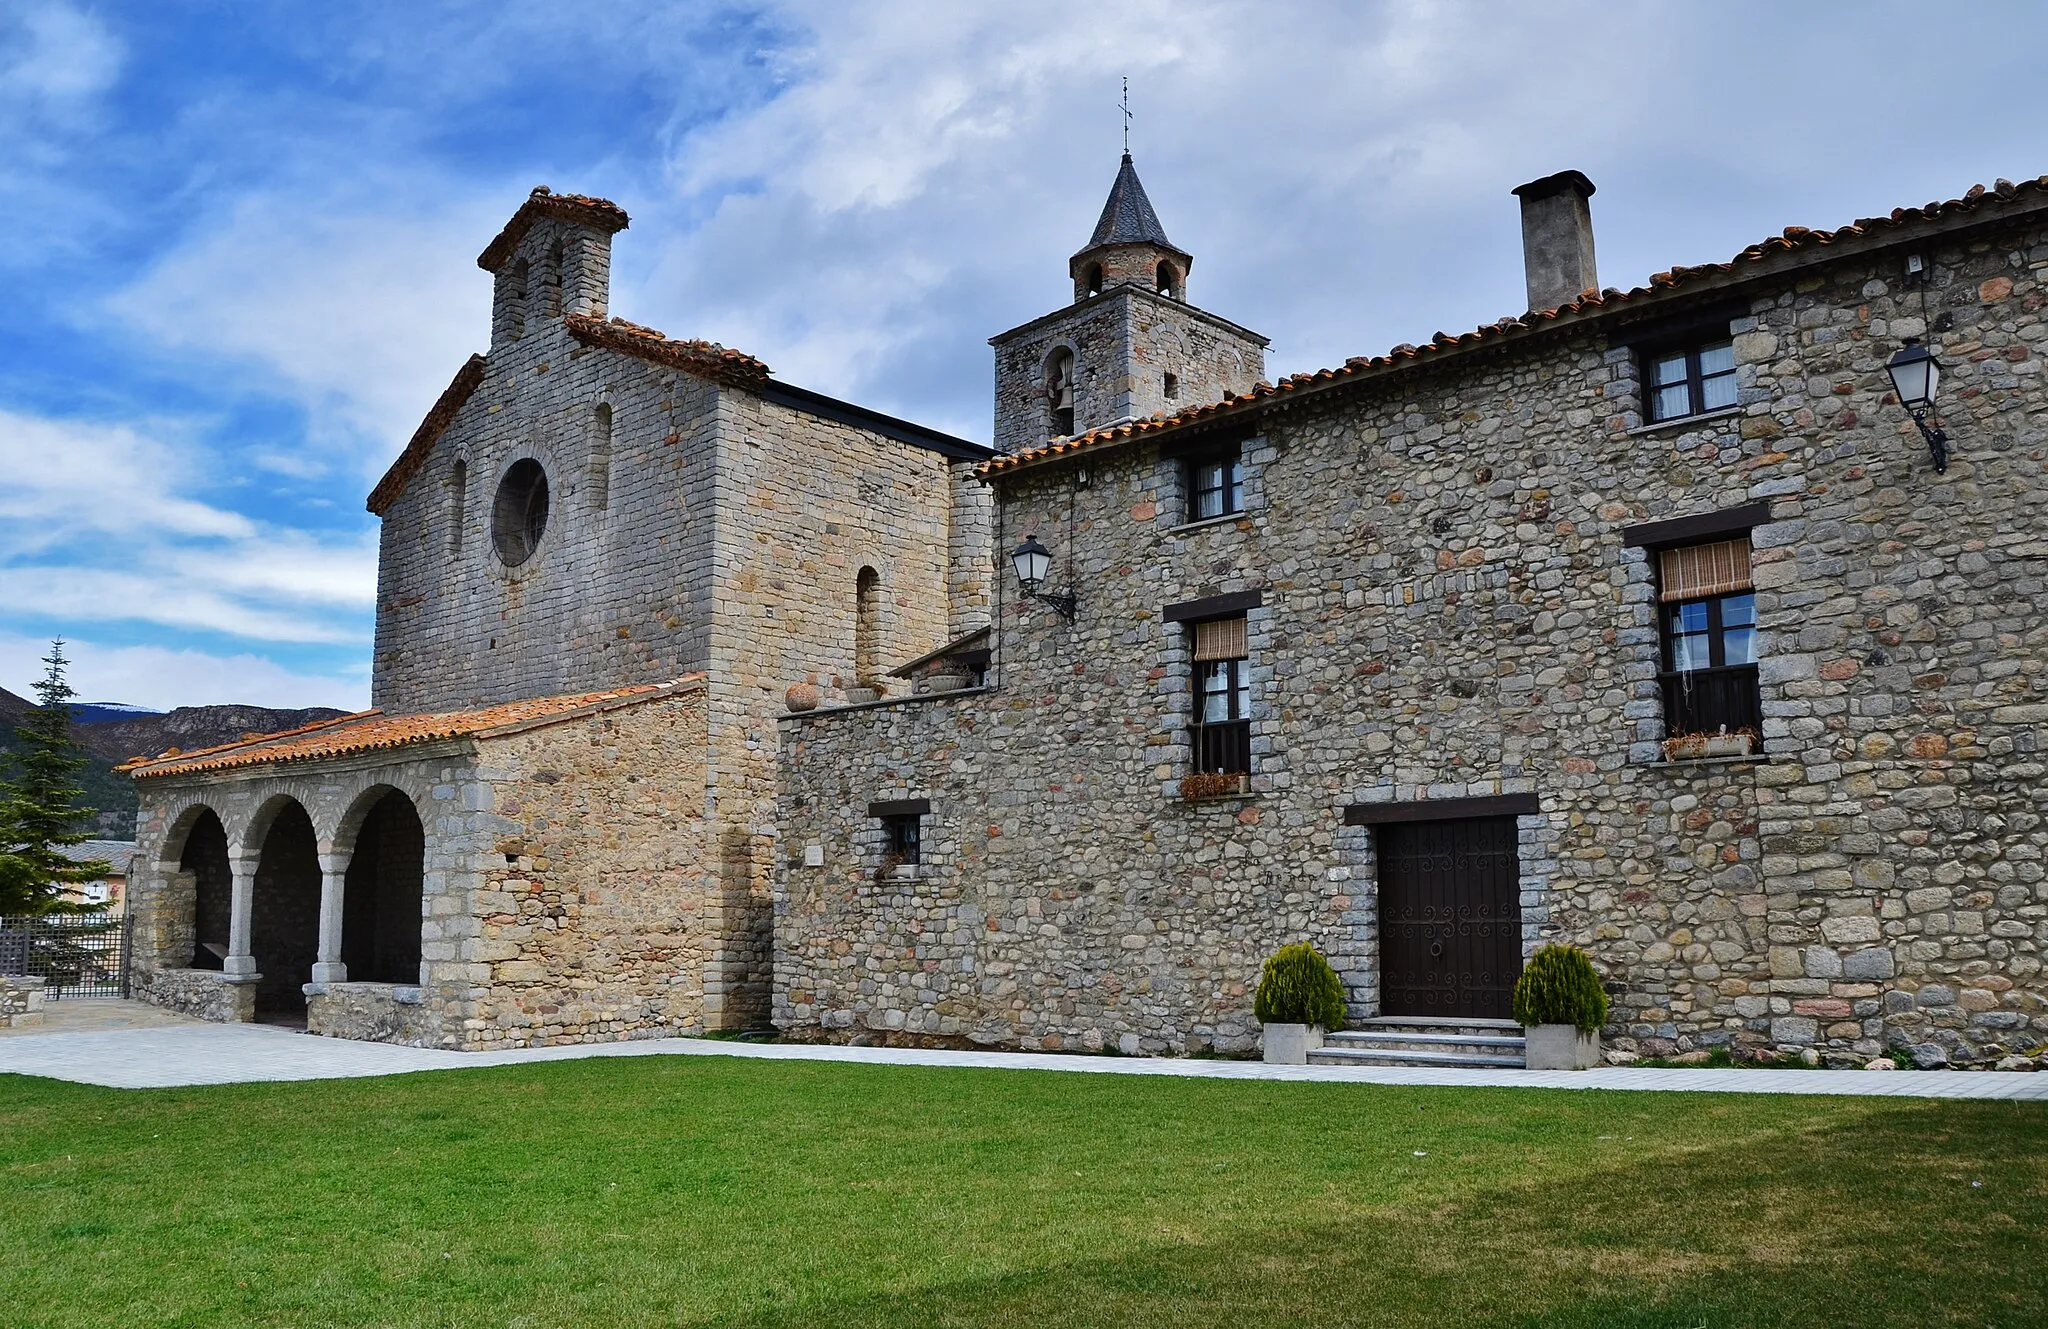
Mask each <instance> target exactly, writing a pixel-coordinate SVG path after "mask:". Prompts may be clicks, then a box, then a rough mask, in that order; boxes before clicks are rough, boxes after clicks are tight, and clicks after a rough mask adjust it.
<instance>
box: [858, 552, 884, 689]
mask: <svg viewBox="0 0 2048 1329" xmlns="http://www.w3.org/2000/svg"><path fill="white" fill-rule="evenodd" d="M881 675H882V574H881V573H880V572H877V571H876V570H875V569H874V567H873V566H872V565H868V566H864V567H862V568H861V570H860V572H859V573H858V574H857V575H856V576H855V577H854V580H853V678H854V681H855V682H856V683H860V684H863V685H866V684H872V683H873V682H874V681H875V680H876V679H878V678H880V677H881Z"/></svg>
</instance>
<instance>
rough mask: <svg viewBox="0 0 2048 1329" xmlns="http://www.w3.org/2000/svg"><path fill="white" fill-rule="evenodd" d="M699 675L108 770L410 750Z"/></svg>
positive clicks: (143, 771)
mask: <svg viewBox="0 0 2048 1329" xmlns="http://www.w3.org/2000/svg"><path fill="white" fill-rule="evenodd" d="M703 680H704V675H702V674H688V675H685V676H684V677H682V678H679V679H677V680H676V681H674V682H673V683H648V684H642V685H640V686H637V687H630V688H612V689H609V690H608V691H604V692H578V693H571V694H569V695H567V696H561V697H527V698H524V699H522V700H519V701H508V702H501V703H499V704H498V705H495V706H484V707H479V708H477V709H475V710H468V711H435V712H432V713H430V714H426V715H386V714H384V712H382V711H375V710H372V711H358V712H357V713H355V714H354V715H344V716H341V717H339V718H337V719H333V720H322V721H320V722H318V723H316V724H309V725H306V726H303V727H302V728H298V729H287V730H285V731H284V732H283V733H278V734H263V735H259V736H257V737H255V738H251V739H244V740H241V741H238V742H234V743H223V744H221V745H220V746H218V747H211V748H202V749H200V750H199V751H196V752H171V753H166V754H164V755H163V756H159V757H138V758H136V759H135V760H134V761H131V762H128V763H127V764H126V765H123V766H118V767H116V768H115V769H116V770H119V771H123V772H126V773H128V774H130V775H132V776H134V777H135V778H136V779H138V780H148V779H152V778H155V777H157V776H163V775H195V774H198V773H200V772H205V771H221V770H230V769H233V768H235V767H239V766H262V765H271V764H279V763H286V762H302V761H319V760H322V759H324V758H328V757H342V756H347V755H349V754H351V753H356V752H374V751H378V750H381V749H384V748H401V747H407V746H410V745H412V744H415V743H434V742H439V741H440V740H443V739H449V738H464V737H472V736H483V737H488V736H490V735H491V734H492V733H495V732H500V731H504V730H508V729H516V728H519V727H521V726H524V725H528V724H531V723H533V722H535V721H544V720H565V719H570V718H573V717H574V716H576V715H578V714H580V713H583V712H588V711H600V710H608V709H610V708H612V707H613V706H617V705H631V704H634V703H638V702H643V701H653V700H655V699H657V698H660V697H666V696H670V695H672V694H674V693H677V692H684V691H689V690H691V689H693V688H696V687H698V686H700V685H701V684H702V683H703Z"/></svg>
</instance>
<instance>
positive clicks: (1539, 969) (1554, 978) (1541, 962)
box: [1514, 945, 1607, 1071]
mask: <svg viewBox="0 0 2048 1329" xmlns="http://www.w3.org/2000/svg"><path fill="white" fill-rule="evenodd" d="M1514 1012H1515V1023H1517V1024H1519V1025H1521V1026H1522V1037H1523V1040H1524V1044H1523V1046H1524V1048H1525V1051H1526V1064H1527V1065H1528V1067H1529V1069H1530V1070H1532V1071H1582V1070H1585V1069H1586V1068H1587V1067H1589V1066H1597V1065H1599V1064H1600V1026H1601V1025H1604V1024H1606V1023H1607V990H1606V989H1605V988H1603V987H1601V986H1600V975H1599V974H1597V973H1595V972H1594V971H1593V962H1592V961H1591V960H1589V959H1587V958H1586V953H1585V952H1584V951H1582V950H1580V949H1579V948H1578V947H1576V946H1556V945H1551V946H1545V947H1544V948H1543V949H1542V950H1540V951H1538V952H1536V954H1535V956H1534V958H1532V959H1531V960H1530V961H1529V964H1528V967H1527V968H1525V969H1523V970H1522V976H1521V978H1519V979H1517V980H1516V982H1515V1001H1514Z"/></svg>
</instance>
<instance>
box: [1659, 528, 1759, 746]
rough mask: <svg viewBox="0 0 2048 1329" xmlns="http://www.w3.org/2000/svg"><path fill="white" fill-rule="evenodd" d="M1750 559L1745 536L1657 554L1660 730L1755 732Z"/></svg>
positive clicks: (1756, 711) (1756, 710)
mask: <svg viewBox="0 0 2048 1329" xmlns="http://www.w3.org/2000/svg"><path fill="white" fill-rule="evenodd" d="M1749 555H1750V546H1749V540H1748V539H1747V538H1746V537H1745V538H1743V539H1739V540H1716V541H1712V542H1709V543H1706V544H1696V545H1682V546H1679V547H1677V548H1673V549H1665V550H1661V551H1659V553H1658V556H1657V599H1658V623H1659V626H1660V628H1661V630H1662V631H1661V635H1662V637H1663V654H1664V660H1663V670H1662V672H1661V681H1662V684H1663V691H1664V727H1665V730H1666V732H1667V733H1670V734H1673V735H1677V734H1694V733H1704V734H1715V733H1736V732H1739V731H1743V730H1747V731H1749V732H1750V733H1751V734H1756V733H1758V732H1759V730H1760V728H1761V726H1762V712H1763V707H1762V702H1761V698H1760V696H1759V693H1758V688H1757V672H1756V592H1755V589H1754V582H1753V581H1752V580H1751V574H1750V562H1749Z"/></svg>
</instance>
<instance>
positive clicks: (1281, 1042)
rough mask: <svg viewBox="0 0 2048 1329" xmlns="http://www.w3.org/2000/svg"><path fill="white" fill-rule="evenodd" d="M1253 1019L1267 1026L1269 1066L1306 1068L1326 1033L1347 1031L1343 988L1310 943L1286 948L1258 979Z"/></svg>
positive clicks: (1267, 963) (1333, 971)
mask: <svg viewBox="0 0 2048 1329" xmlns="http://www.w3.org/2000/svg"><path fill="white" fill-rule="evenodd" d="M1252 1013H1253V1014H1254V1015H1256V1016H1257V1017H1258V1020H1259V1023H1260V1024H1262V1025H1264V1026H1265V1037H1264V1040H1263V1042H1264V1046H1265V1056H1266V1060H1267V1062H1269V1063H1270V1064H1272V1065H1275V1066H1304V1065H1307V1064H1308V1054H1309V1053H1311V1052H1313V1051H1315V1050H1316V1049H1317V1048H1319V1047H1321V1046H1322V1045H1323V1034H1324V1033H1325V1032H1327V1031H1329V1030H1332V1029H1342V1028H1343V1027H1344V984H1343V983H1342V982H1340V981H1339V980H1338V978H1337V971H1336V970H1334V969H1332V968H1330V962H1329V961H1328V960H1325V959H1324V958H1323V956H1322V952H1320V951H1318V950H1317V949H1316V948H1315V947H1314V946H1312V945H1310V944H1309V943H1308V942H1305V941H1298V942H1295V943H1294V944H1293V945H1291V946H1282V947H1281V948H1280V949H1279V950H1277V951H1275V952H1273V955H1272V958H1270V959H1268V960H1267V961H1266V967H1265V970H1264V972H1263V973H1261V974H1260V975H1259V991H1258V995H1257V996H1256V997H1255V998H1254V999H1253V1002H1252Z"/></svg>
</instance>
